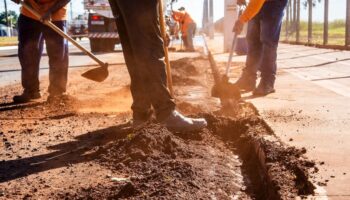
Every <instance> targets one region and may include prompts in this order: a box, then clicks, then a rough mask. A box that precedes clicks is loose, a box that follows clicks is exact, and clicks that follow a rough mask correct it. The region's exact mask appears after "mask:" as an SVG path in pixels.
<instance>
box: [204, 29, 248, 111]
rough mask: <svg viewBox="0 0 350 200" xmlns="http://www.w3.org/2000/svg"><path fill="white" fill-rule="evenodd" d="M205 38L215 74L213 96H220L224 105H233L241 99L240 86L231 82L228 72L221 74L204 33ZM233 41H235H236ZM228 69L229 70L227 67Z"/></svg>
mask: <svg viewBox="0 0 350 200" xmlns="http://www.w3.org/2000/svg"><path fill="white" fill-rule="evenodd" d="M203 40H204V45H205V48H206V50H207V52H208V58H209V62H210V67H211V69H212V72H213V76H214V86H213V88H212V90H211V95H212V96H213V97H216V98H219V99H220V102H221V105H222V106H223V107H232V106H233V105H235V104H237V102H238V101H239V100H240V99H241V93H240V91H239V88H238V87H237V86H236V85H234V84H232V83H230V82H229V78H228V75H227V74H225V75H223V76H221V75H220V71H219V69H218V67H217V65H216V62H215V60H214V57H213V55H212V54H211V52H210V50H209V48H208V45H207V42H206V39H205V36H204V35H203ZM233 43H235V41H234V42H233ZM232 55H233V52H232ZM231 59H232V58H231ZM226 71H229V70H227V69H226Z"/></svg>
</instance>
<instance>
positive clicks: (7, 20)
mask: <svg viewBox="0 0 350 200" xmlns="http://www.w3.org/2000/svg"><path fill="white" fill-rule="evenodd" d="M4 5H5V17H6V24H7V32H8V34H9V35H8V36H11V27H10V26H11V25H10V21H9V16H8V11H7V2H6V0H4Z"/></svg>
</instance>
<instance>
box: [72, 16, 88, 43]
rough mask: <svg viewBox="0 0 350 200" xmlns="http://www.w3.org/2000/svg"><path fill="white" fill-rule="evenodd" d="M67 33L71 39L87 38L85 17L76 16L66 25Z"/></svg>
mask: <svg viewBox="0 0 350 200" xmlns="http://www.w3.org/2000/svg"><path fill="white" fill-rule="evenodd" d="M68 33H69V35H70V36H71V37H72V38H73V39H75V40H76V39H81V38H83V37H87V15H86V17H85V15H78V16H77V17H76V18H75V19H73V20H71V21H70V23H69V24H68Z"/></svg>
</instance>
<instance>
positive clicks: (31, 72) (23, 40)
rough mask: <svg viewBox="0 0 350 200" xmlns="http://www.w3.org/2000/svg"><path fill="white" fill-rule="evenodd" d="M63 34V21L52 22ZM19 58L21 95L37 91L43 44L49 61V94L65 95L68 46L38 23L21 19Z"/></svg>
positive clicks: (19, 23)
mask: <svg viewBox="0 0 350 200" xmlns="http://www.w3.org/2000/svg"><path fill="white" fill-rule="evenodd" d="M53 23H54V24H55V25H56V26H57V27H58V28H60V29H61V30H63V31H66V21H55V22H53ZM18 40H19V43H18V57H19V61H20V64H21V68H22V86H23V88H24V92H28V93H33V92H38V91H39V65H40V59H41V55H42V52H43V46H44V40H45V44H46V51H47V54H48V57H49V67H50V68H49V80H50V84H49V93H50V94H52V95H58V94H62V93H64V92H66V86H67V75H68V42H67V40H65V39H64V38H62V36H60V35H59V34H57V33H56V32H54V31H53V30H52V29H51V28H49V27H48V26H46V25H44V24H42V23H41V22H40V21H37V20H34V19H32V18H29V17H26V16H24V15H20V16H19V19H18Z"/></svg>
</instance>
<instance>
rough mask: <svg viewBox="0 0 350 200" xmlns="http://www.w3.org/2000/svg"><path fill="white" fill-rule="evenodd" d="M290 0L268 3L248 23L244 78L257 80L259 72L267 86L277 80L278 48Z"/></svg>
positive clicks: (277, 0)
mask: <svg viewBox="0 0 350 200" xmlns="http://www.w3.org/2000/svg"><path fill="white" fill-rule="evenodd" d="M287 2H288V0H271V1H266V2H265V3H264V5H263V7H262V9H261V10H260V12H259V13H258V14H257V15H256V16H255V17H254V18H253V19H252V20H251V21H249V23H248V32H247V43H248V54H247V60H246V67H245V68H244V69H243V74H242V77H243V78H247V79H253V80H256V78H257V71H258V70H260V71H261V78H262V81H264V82H265V83H267V84H270V85H272V86H273V85H274V83H275V79H276V70H277V65H276V59H277V46H278V41H279V39H280V32H281V25H282V18H283V15H284V9H285V7H286V5H287Z"/></svg>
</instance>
